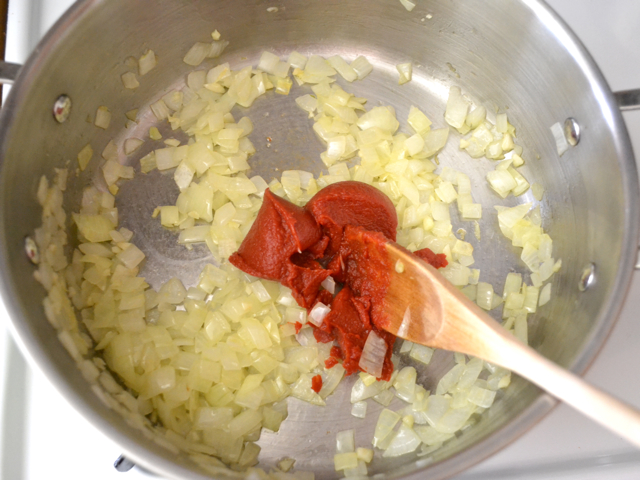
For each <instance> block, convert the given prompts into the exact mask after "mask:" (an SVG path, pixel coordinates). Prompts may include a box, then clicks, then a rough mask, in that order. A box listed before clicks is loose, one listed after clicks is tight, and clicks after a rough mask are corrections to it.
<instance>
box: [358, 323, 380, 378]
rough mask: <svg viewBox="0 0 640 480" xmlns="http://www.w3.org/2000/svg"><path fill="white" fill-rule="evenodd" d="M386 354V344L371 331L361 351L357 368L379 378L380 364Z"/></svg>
mask: <svg viewBox="0 0 640 480" xmlns="http://www.w3.org/2000/svg"><path fill="white" fill-rule="evenodd" d="M386 353H387V344H386V342H385V341H384V340H383V339H382V338H380V337H379V336H378V335H377V334H376V333H375V332H374V331H373V330H371V331H370V332H369V335H368V336H367V341H366V342H365V344H364V348H363V349H362V355H361V357H360V362H359V363H358V366H359V367H360V368H361V369H362V370H364V371H365V372H367V373H369V374H371V375H373V376H374V377H376V378H379V377H380V376H381V375H382V364H383V363H384V358H385V355H386Z"/></svg>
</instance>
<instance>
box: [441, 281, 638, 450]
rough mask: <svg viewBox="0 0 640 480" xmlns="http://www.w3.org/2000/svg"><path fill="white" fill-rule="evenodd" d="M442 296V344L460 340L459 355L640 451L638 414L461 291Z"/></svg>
mask: <svg viewBox="0 0 640 480" xmlns="http://www.w3.org/2000/svg"><path fill="white" fill-rule="evenodd" d="M434 280H435V279H434ZM437 281H440V279H439V278H438V279H437ZM441 287H444V285H441ZM440 293H441V297H440V298H441V300H442V308H443V316H444V318H445V320H444V322H443V325H442V329H441V331H440V332H439V335H438V336H440V338H441V339H440V342H439V343H443V341H442V340H443V339H444V338H446V337H449V338H454V337H455V338H457V340H456V344H457V345H456V347H459V351H462V352H463V353H468V354H471V355H474V356H478V357H480V358H482V359H484V360H486V361H488V362H491V363H494V364H496V365H499V366H501V367H504V368H506V369H508V370H511V371H512V372H515V373H517V374H518V375H520V376H521V377H524V378H526V379H527V380H529V381H530V382H532V383H534V384H536V385H537V386H539V387H540V388H542V389H543V390H546V391H547V392H548V393H550V394H551V395H553V396H554V397H556V398H557V399H559V400H562V401H563V402H565V403H566V404H567V405H570V406H572V407H573V408H575V409H576V410H578V411H579V412H582V413H583V414H584V415H586V416H587V417H589V418H591V419H592V420H594V421H596V422H597V423H600V424H601V425H603V426H604V427H606V428H608V429H609V430H611V431H613V432H616V433H618V434H619V435H620V436H622V437H624V438H625V439H627V440H628V441H629V442H631V443H632V444H634V445H635V446H637V447H640V412H639V411H638V410H636V409H634V408H632V407H630V406H629V405H627V404H625V403H623V402H621V401H620V400H618V399H616V398H614V397H612V396H611V395H608V394H606V393H604V392H603V391H601V390H599V389H597V388H596V387H594V386H592V385H590V384H589V383H587V382H586V381H584V380H582V379H581V378H580V377H578V376H577V375H575V374H573V373H571V372H569V371H568V370H565V369H564V368H561V367H559V366H558V365H556V364H555V363H553V362H552V361H550V360H547V359H546V358H545V357H544V356H542V355H541V354H539V353H538V352H537V351H535V350H534V349H533V348H531V347H529V346H527V345H525V344H524V343H522V342H521V341H520V340H518V339H517V338H516V337H515V336H513V335H512V334H511V333H510V332H508V331H507V330H505V329H504V328H503V327H502V326H501V325H499V324H498V322H496V321H495V320H494V319H493V318H492V317H490V316H489V315H488V314H487V313H486V312H484V311H483V310H481V309H480V308H478V306H477V305H475V304H474V303H472V302H470V301H469V299H467V298H466V297H465V296H464V295H463V294H462V293H460V291H459V290H458V289H456V288H455V287H452V286H450V285H447V286H446V287H444V288H441V290H440ZM457 349H458V348H453V350H457Z"/></svg>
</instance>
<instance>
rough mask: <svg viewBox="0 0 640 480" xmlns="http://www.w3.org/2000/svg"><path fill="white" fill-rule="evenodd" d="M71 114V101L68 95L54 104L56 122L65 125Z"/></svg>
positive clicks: (59, 98)
mask: <svg viewBox="0 0 640 480" xmlns="http://www.w3.org/2000/svg"><path fill="white" fill-rule="evenodd" d="M70 113H71V99H70V98H69V96H68V95H60V96H59V97H58V99H57V100H56V102H55V103H54V104H53V118H55V119H56V122H58V123H63V122H64V121H65V120H66V119H67V118H69V114H70Z"/></svg>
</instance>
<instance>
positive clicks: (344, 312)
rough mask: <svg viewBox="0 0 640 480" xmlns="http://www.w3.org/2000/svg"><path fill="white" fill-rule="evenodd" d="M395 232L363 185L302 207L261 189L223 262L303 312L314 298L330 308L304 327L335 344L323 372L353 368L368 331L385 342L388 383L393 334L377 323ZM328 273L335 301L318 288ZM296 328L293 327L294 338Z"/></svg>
mask: <svg viewBox="0 0 640 480" xmlns="http://www.w3.org/2000/svg"><path fill="white" fill-rule="evenodd" d="M397 227H398V218H397V215H396V211H395V207H394V206H393V203H392V202H391V200H389V198H387V197H386V196H385V195H384V194H383V193H381V192H380V191H379V190H377V189H376V188H374V187H372V186H370V185H367V184H365V183H361V182H352V181H348V182H338V183H334V184H332V185H329V186H327V187H325V188H323V189H322V190H320V191H319V192H318V193H317V194H316V195H314V197H313V198H312V199H311V200H310V201H309V202H308V203H307V205H306V206H305V207H304V208H303V207H298V206H297V205H294V204H293V203H291V202H289V201H287V200H285V199H282V198H279V197H277V196H276V195H274V194H273V193H271V192H270V191H269V190H266V191H265V195H264V202H263V204H262V207H261V209H260V211H259V212H258V217H257V218H256V221H255V222H254V224H253V226H252V227H251V229H250V230H249V233H248V234H247V237H246V238H245V240H244V241H243V242H242V245H240V248H239V249H238V251H237V252H236V253H234V254H233V255H232V256H231V257H230V258H229V260H230V261H231V263H232V264H233V265H235V266H236V267H238V268H239V269H241V270H243V271H244V272H246V273H248V274H250V275H254V276H257V277H261V278H266V279H269V280H277V281H279V282H280V283H282V284H283V285H285V286H287V287H289V288H291V290H292V295H293V297H294V298H295V299H296V301H297V302H298V304H299V305H300V306H302V307H304V308H307V309H308V310H310V309H311V308H312V307H313V305H315V303H316V302H319V301H320V302H322V303H324V304H325V305H330V307H331V311H330V312H329V313H328V314H327V316H326V317H325V318H324V320H323V323H322V325H321V326H320V327H316V326H314V325H312V327H313V328H314V336H315V338H316V340H317V341H318V342H323V343H329V342H334V341H335V342H336V343H337V345H336V346H334V347H332V348H331V357H330V358H329V359H327V360H326V361H325V366H326V368H331V367H333V366H334V365H335V364H336V363H338V359H340V360H342V365H343V367H344V368H345V371H346V373H347V374H351V373H354V372H357V371H359V370H361V368H360V366H359V362H360V357H361V355H362V350H363V348H364V345H365V343H366V341H367V337H368V335H369V333H370V332H371V331H374V332H375V333H376V334H377V335H378V336H379V337H380V338H382V339H383V340H384V341H385V343H386V344H387V351H386V354H385V357H384V361H383V365H382V374H381V376H380V379H382V380H389V378H390V377H391V374H392V373H393V363H392V362H391V354H392V352H393V344H394V342H395V336H393V335H392V334H390V333H388V332H386V331H384V330H382V329H381V328H379V327H378V325H383V324H384V319H385V312H384V307H383V299H384V296H385V294H386V291H387V288H388V286H389V281H390V277H389V272H390V269H391V265H390V262H389V259H388V257H387V254H386V250H385V248H384V245H385V243H386V242H388V241H389V240H393V241H395V239H396V229H397ZM416 255H418V256H419V257H420V258H422V259H423V260H425V261H427V262H429V263H430V264H431V265H433V266H434V267H435V268H440V267H444V266H446V265H447V260H446V257H445V255H444V254H437V255H436V254H435V253H433V252H432V251H431V250H429V249H428V248H425V249H423V250H419V251H417V252H416ZM323 265H324V266H326V268H325V267H324V266H323ZM329 275H331V276H333V278H334V279H335V280H336V281H337V282H340V283H342V284H343V285H344V286H343V288H342V290H340V292H339V293H338V294H337V295H336V296H335V297H333V295H332V294H331V293H329V292H328V291H326V290H324V289H321V288H320V284H321V283H322V282H323V281H324V280H325V279H326V278H327V277H328V276H329ZM301 327H302V325H299V324H298V323H296V333H297V332H298V331H299V330H300V328H301ZM316 378H317V379H318V380H316ZM318 382H319V383H318ZM318 385H319V386H318ZM316 387H317V388H318V389H317V390H316ZM312 388H313V389H314V391H316V392H318V391H319V390H320V388H322V377H321V376H320V375H316V376H315V377H313V379H312Z"/></svg>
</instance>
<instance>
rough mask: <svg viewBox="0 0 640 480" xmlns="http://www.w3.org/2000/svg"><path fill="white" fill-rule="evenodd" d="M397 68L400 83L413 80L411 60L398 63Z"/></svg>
mask: <svg viewBox="0 0 640 480" xmlns="http://www.w3.org/2000/svg"><path fill="white" fill-rule="evenodd" d="M400 1H401V2H403V3H404V2H407V3H409V4H411V3H412V2H410V1H409V0H400ZM414 6H415V5H414ZM407 10H409V9H407ZM396 70H398V73H399V74H400V77H399V78H398V84H399V85H404V84H405V83H407V82H410V81H411V77H412V76H413V64H412V63H411V62H409V63H399V64H398V65H396Z"/></svg>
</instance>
